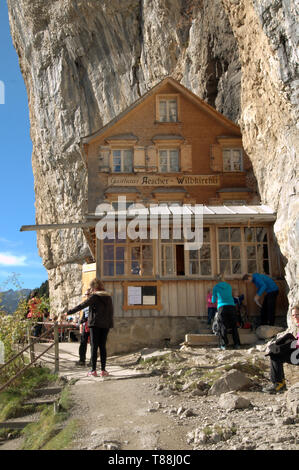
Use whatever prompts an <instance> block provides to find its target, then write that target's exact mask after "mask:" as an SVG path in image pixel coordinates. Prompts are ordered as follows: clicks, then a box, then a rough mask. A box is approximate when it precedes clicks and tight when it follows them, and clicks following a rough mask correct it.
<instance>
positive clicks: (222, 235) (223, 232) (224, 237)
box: [218, 228, 229, 242]
mask: <svg viewBox="0 0 299 470" xmlns="http://www.w3.org/2000/svg"><path fill="white" fill-rule="evenodd" d="M228 233H229V232H228V228H219V229H218V238H219V242H228V241H229V239H228Z"/></svg>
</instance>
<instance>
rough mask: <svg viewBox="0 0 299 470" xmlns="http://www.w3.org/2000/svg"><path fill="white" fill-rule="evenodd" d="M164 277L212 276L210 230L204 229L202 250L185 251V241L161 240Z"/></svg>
mask: <svg viewBox="0 0 299 470" xmlns="http://www.w3.org/2000/svg"><path fill="white" fill-rule="evenodd" d="M161 254H162V256H161V258H162V259H161V262H162V276H211V274H212V255H211V245H210V228H204V229H203V245H202V247H201V249H200V250H185V249H184V240H183V239H181V240H175V239H172V238H169V239H167V240H165V239H162V240H161Z"/></svg>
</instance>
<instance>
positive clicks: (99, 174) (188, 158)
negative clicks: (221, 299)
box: [81, 78, 287, 350]
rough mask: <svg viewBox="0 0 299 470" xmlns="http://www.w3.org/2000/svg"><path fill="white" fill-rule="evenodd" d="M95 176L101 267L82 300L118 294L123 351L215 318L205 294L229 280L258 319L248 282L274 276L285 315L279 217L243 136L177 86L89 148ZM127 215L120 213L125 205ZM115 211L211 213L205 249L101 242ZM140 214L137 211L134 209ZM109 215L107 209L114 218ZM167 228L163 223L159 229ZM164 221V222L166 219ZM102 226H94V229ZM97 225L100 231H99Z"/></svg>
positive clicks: (85, 143) (96, 255)
mask: <svg viewBox="0 0 299 470" xmlns="http://www.w3.org/2000/svg"><path fill="white" fill-rule="evenodd" d="M81 148H82V155H83V158H84V161H85V162H86V166H87V171H88V214H87V215H86V219H87V222H88V223H89V227H85V228H84V233H85V236H86V239H87V241H88V243H89V246H90V250H91V253H92V257H93V261H94V263H91V264H88V265H85V266H83V291H84V290H85V289H86V287H87V285H88V283H89V281H90V279H91V278H92V277H94V276H95V275H97V276H98V277H99V278H100V279H102V280H103V281H104V283H105V286H106V289H107V290H109V291H111V292H112V293H113V301H114V307H115V320H116V321H115V323H116V332H117V335H115V337H116V336H117V337H118V341H119V343H120V344H121V346H120V349H121V350H124V349H125V348H126V347H125V345H127V346H128V348H132V347H134V346H136V347H137V346H141V345H144V346H146V345H150V344H158V343H159V342H161V341H163V339H165V338H169V339H170V341H178V340H180V339H183V337H184V334H185V333H186V332H188V331H195V330H196V329H198V328H197V326H198V322H199V319H202V320H205V319H206V316H207V309H206V300H205V299H206V294H207V291H208V289H211V288H213V286H214V285H215V283H216V282H217V280H216V276H217V274H218V273H220V272H222V273H224V275H225V278H226V279H227V280H228V281H229V282H230V283H231V284H232V286H233V288H234V289H235V290H236V291H237V292H238V293H239V294H244V295H245V303H246V306H247V310H248V314H249V315H250V316H256V315H258V314H259V312H258V311H257V306H256V304H254V302H253V296H254V292H255V288H254V286H253V285H250V284H249V285H248V284H246V283H244V282H243V281H242V280H241V278H242V274H244V273H246V272H248V273H253V272H260V273H265V274H269V275H270V276H272V277H273V278H274V279H276V280H277V283H278V284H279V286H280V287H281V289H280V296H279V301H278V305H277V315H280V314H281V315H285V313H286V310H287V301H286V296H285V282H284V281H283V280H282V277H281V276H282V272H281V265H280V255H279V250H278V248H277V246H276V243H275V240H274V235H273V223H274V221H275V213H273V211H272V210H271V209H270V208H269V207H266V206H263V205H261V204H260V200H259V195H258V192H257V187H256V181H255V178H254V175H253V171H252V167H251V162H250V160H249V158H248V156H247V155H246V153H245V152H244V149H243V147H242V135H241V132H240V128H239V127H238V126H237V125H236V124H234V123H233V122H231V121H230V120H229V119H227V118H226V117H224V116H223V115H221V114H220V113H219V112H217V111H216V110H215V109H213V108H212V107H211V106H209V105H208V104H206V103H205V102H204V101H203V100H201V99H200V98H198V97H197V96H196V95H194V94H193V93H191V92H190V91H189V90H188V89H186V88H185V87H184V86H182V85H181V84H179V83H178V82H177V81H175V80H173V79H172V78H166V79H164V80H163V81H162V82H161V83H159V84H158V85H157V86H155V87H154V88H153V89H152V90H150V91H149V92H148V93H147V94H146V95H144V96H143V97H142V98H141V99H139V100H138V101H137V102H136V103H134V104H133V105H132V106H130V107H129V108H128V109H127V110H125V111H124V112H123V113H121V114H120V115H119V116H117V117H116V118H115V119H113V120H112V121H111V122H110V123H108V124H107V125H106V126H104V127H103V128H102V129H100V130H99V131H98V132H96V133H94V134H92V135H90V136H88V137H85V138H83V139H82V144H81ZM120 196H121V197H122V200H125V204H126V205H125V206H123V209H124V210H122V211H121V212H118V211H117V210H118V206H117V203H118V198H119V197H120ZM102 203H107V204H108V205H107V208H109V207H111V212H112V213H113V211H114V210H115V213H114V217H115V222H116V225H117V223H119V222H120V220H121V216H123V215H124V212H125V215H126V216H127V219H126V220H127V224H128V223H130V214H131V215H132V212H130V206H131V208H132V204H138V203H139V204H142V205H143V206H144V207H145V208H147V211H146V213H147V214H148V215H150V214H152V213H154V210H153V209H152V208H153V207H165V210H166V211H168V213H169V215H170V217H171V216H172V212H173V210H172V209H171V207H170V206H172V205H174V204H176V205H177V206H178V207H182V206H184V207H186V208H187V209H186V210H188V208H189V209H190V213H192V207H194V206H195V204H201V205H203V244H202V247H201V249H200V250H185V249H184V239H183V237H181V238H180V239H179V238H176V239H175V238H174V237H172V236H171V228H170V236H169V237H168V238H163V235H161V233H160V231H159V235H158V237H157V238H156V239H151V238H150V227H149V226H148V230H147V233H146V234H145V237H144V238H143V239H142V238H136V239H131V238H129V237H128V236H126V235H125V236H126V238H124V237H120V236H119V233H117V230H116V238H114V239H111V238H110V239H109V238H106V239H104V240H100V239H97V237H96V230H95V226H96V224H97V222H98V221H99V220H101V217H102V215H101V214H99V213H98V207H99V206H100V205H101V204H102ZM135 207H136V206H135ZM107 210H108V209H107ZM159 220H160V219H159ZM161 220H162V219H161ZM93 222H94V225H93ZM92 225H93V226H92Z"/></svg>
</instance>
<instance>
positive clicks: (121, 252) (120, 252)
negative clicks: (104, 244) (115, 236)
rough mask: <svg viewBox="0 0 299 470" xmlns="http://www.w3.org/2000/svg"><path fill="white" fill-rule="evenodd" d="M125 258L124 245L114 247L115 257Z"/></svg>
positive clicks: (118, 258)
mask: <svg viewBox="0 0 299 470" xmlns="http://www.w3.org/2000/svg"><path fill="white" fill-rule="evenodd" d="M124 258H125V249H124V247H116V259H117V260H123V259H124Z"/></svg>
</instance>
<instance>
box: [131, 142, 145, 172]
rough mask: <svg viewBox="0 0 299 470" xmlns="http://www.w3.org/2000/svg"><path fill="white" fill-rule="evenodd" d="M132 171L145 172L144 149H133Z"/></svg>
mask: <svg viewBox="0 0 299 470" xmlns="http://www.w3.org/2000/svg"><path fill="white" fill-rule="evenodd" d="M134 171H145V149H144V147H135V148H134Z"/></svg>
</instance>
